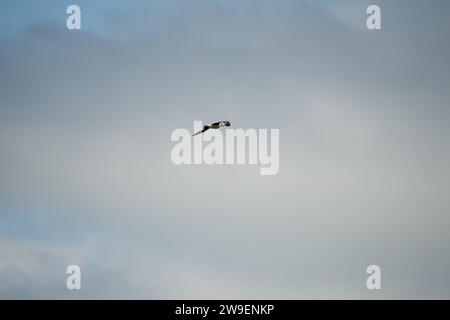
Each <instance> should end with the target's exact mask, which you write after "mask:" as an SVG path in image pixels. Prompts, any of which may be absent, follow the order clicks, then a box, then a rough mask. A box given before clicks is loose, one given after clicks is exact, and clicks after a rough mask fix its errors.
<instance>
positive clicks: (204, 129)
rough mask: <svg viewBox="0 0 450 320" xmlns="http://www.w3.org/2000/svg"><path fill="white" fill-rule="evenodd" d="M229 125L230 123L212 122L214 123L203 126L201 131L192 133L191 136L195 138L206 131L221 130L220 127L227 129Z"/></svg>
mask: <svg viewBox="0 0 450 320" xmlns="http://www.w3.org/2000/svg"><path fill="white" fill-rule="evenodd" d="M230 125H231V124H230V121H219V122H214V123H211V124H206V125H204V126H203V129H202V130H200V131H198V132H196V133H194V134H193V135H192V136H196V135H198V134H200V133H203V132H205V131H206V130H208V129H219V128H222V127H229V126H230Z"/></svg>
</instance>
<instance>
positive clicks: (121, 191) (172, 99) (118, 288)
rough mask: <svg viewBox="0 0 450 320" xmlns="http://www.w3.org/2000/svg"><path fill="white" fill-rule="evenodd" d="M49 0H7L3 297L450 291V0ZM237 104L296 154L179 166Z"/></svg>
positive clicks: (420, 294) (1, 97)
mask: <svg viewBox="0 0 450 320" xmlns="http://www.w3.org/2000/svg"><path fill="white" fill-rule="evenodd" d="M37 3H38V2H36V3H34V2H33V4H31V3H29V2H28V1H14V2H13V1H11V2H10V3H9V4H2V10H1V11H0V155H1V156H0V177H1V178H0V298H62V299H70V298H75V299H76V298H171V299H175V298H178V299H183V298H194V299H195V298H254V299H257V298H289V299H295V298H344V299H348V298H362V299H371V298H374V299H378V298H450V275H449V273H448V270H450V257H449V254H448V248H447V247H448V243H449V241H450V235H449V232H448V230H449V227H450V216H449V210H450V197H449V190H450V182H449V181H450V127H449V125H448V120H449V119H450V106H449V102H450V63H449V60H448V57H449V56H450V45H449V41H448V35H449V33H450V21H449V20H448V13H449V12H450V2H448V1H444V0H442V1H438V0H433V1H346V0H343V1H331V0H330V1H287V0H286V1H256V0H247V1H206V0H205V1H181V0H179V1H132V2H129V4H128V5H125V4H123V3H122V2H120V1H95V2H94V1H78V4H79V5H80V7H81V10H82V30H81V31H68V30H66V28H65V18H66V14H65V9H66V7H67V5H69V4H72V2H67V1H39V4H37ZM372 3H377V4H379V5H380V7H381V9H382V27H383V29H382V30H379V31H369V30H367V28H366V21H365V19H366V17H367V15H366V13H365V12H366V8H367V6H368V5H369V4H372ZM222 119H229V120H230V121H231V123H232V126H233V127H235V128H268V129H270V128H277V129H280V171H279V173H278V174H277V175H275V176H260V175H259V167H258V166H237V165H236V166H175V165H173V164H172V162H171V160H170V150H171V148H172V147H173V145H174V143H173V142H171V141H170V134H171V132H172V131H173V130H174V129H176V128H188V129H191V128H192V125H193V121H194V120H204V121H217V120H222ZM211 181H216V183H214V184H211V183H210V182H211ZM69 264H79V265H80V267H81V268H82V275H83V276H82V286H83V289H82V290H81V291H68V290H67V289H66V288H65V279H66V274H65V268H66V267H67V265H69ZM370 264H377V265H380V266H381V268H382V287H383V288H382V290H380V291H369V290H367V289H366V287H365V283H366V277H367V275H366V274H365V270H366V267H367V266H368V265H370Z"/></svg>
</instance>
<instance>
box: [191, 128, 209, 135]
mask: <svg viewBox="0 0 450 320" xmlns="http://www.w3.org/2000/svg"><path fill="white" fill-rule="evenodd" d="M208 129H209V127H207V126H203V129H202V130H200V131H198V132H196V133H194V134H193V135H192V136H196V135H198V134H200V133H203V132H205V131H206V130H208Z"/></svg>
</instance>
